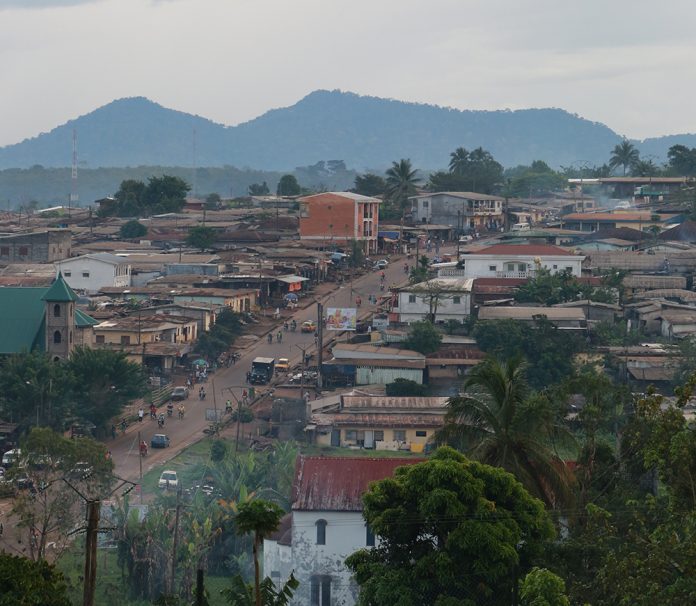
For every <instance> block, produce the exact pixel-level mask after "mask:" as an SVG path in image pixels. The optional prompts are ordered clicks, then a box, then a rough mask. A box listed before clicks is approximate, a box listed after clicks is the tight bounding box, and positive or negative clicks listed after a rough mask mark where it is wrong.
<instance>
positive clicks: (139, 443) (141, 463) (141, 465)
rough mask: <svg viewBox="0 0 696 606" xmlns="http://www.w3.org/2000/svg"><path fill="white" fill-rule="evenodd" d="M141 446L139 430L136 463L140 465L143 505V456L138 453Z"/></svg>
mask: <svg viewBox="0 0 696 606" xmlns="http://www.w3.org/2000/svg"><path fill="white" fill-rule="evenodd" d="M141 444H142V442H141V438H140V430H138V452H139V453H140V457H139V458H138V459H139V460H138V462H139V463H140V504H141V505H142V504H143V455H142V453H141V452H140V445H141Z"/></svg>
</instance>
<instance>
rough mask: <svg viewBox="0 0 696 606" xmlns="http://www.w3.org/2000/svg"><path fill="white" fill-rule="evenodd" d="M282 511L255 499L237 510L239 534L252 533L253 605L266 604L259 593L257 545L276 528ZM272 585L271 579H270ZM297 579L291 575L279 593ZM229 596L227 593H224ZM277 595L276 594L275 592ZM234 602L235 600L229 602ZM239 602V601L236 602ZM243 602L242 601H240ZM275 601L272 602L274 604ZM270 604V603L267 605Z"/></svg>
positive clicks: (263, 605) (273, 505)
mask: <svg viewBox="0 0 696 606" xmlns="http://www.w3.org/2000/svg"><path fill="white" fill-rule="evenodd" d="M284 513H285V512H284V511H283V510H282V509H281V508H280V507H278V506H277V505H276V504H275V503H271V502H269V501H263V500H261V499H255V500H253V501H248V502H246V503H242V504H241V505H240V506H239V511H238V512H237V517H236V520H235V521H236V525H237V532H238V533H239V534H242V535H243V534H248V533H253V537H254V542H253V554H254V604H255V606H267V604H266V603H264V602H263V599H262V594H261V579H260V567H259V547H260V546H261V544H262V542H263V539H264V537H266V536H268V535H269V534H271V533H272V532H274V531H275V530H277V529H278V526H279V524H280V518H281V517H282V516H283V515H284ZM268 581H270V579H266V581H265V584H268ZM271 585H272V581H271ZM297 585H298V583H297V581H295V580H294V577H291V578H290V580H289V581H288V583H287V584H286V587H285V588H283V589H281V595H282V594H286V593H287V592H286V589H287V590H289V591H290V596H292V590H294V589H296V588H297ZM226 595H228V596H229V594H226ZM276 595H277V594H276ZM231 603H232V604H234V603H235V602H231ZM238 603H239V602H238ZM241 603H243V602H241ZM275 603H277V602H272V603H271V604H275ZM280 603H281V604H282V602H280ZM269 606H270V605H269Z"/></svg>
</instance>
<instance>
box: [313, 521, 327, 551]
mask: <svg viewBox="0 0 696 606" xmlns="http://www.w3.org/2000/svg"><path fill="white" fill-rule="evenodd" d="M314 525H315V526H316V527H317V545H326V520H317V521H316V522H315V523H314Z"/></svg>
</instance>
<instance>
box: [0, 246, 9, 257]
mask: <svg viewBox="0 0 696 606" xmlns="http://www.w3.org/2000/svg"><path fill="white" fill-rule="evenodd" d="M0 255H2V256H3V257H9V256H10V247H9V246H0Z"/></svg>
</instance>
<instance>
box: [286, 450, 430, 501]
mask: <svg viewBox="0 0 696 606" xmlns="http://www.w3.org/2000/svg"><path fill="white" fill-rule="evenodd" d="M425 460H426V459H424V458H411V457H390V458H380V459H377V458H368V457H307V456H302V455H300V456H299V457H298V458H297V463H296V465H295V482H294V485H293V489H292V493H293V504H292V508H293V510H295V511H362V509H363V504H362V495H363V494H364V493H365V492H366V491H367V489H368V488H369V485H370V483H371V482H376V481H377V480H383V479H384V478H388V477H391V476H392V475H394V471H395V470H396V468H397V467H401V466H402V465H413V464H414V463H420V462H422V461H425Z"/></svg>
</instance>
